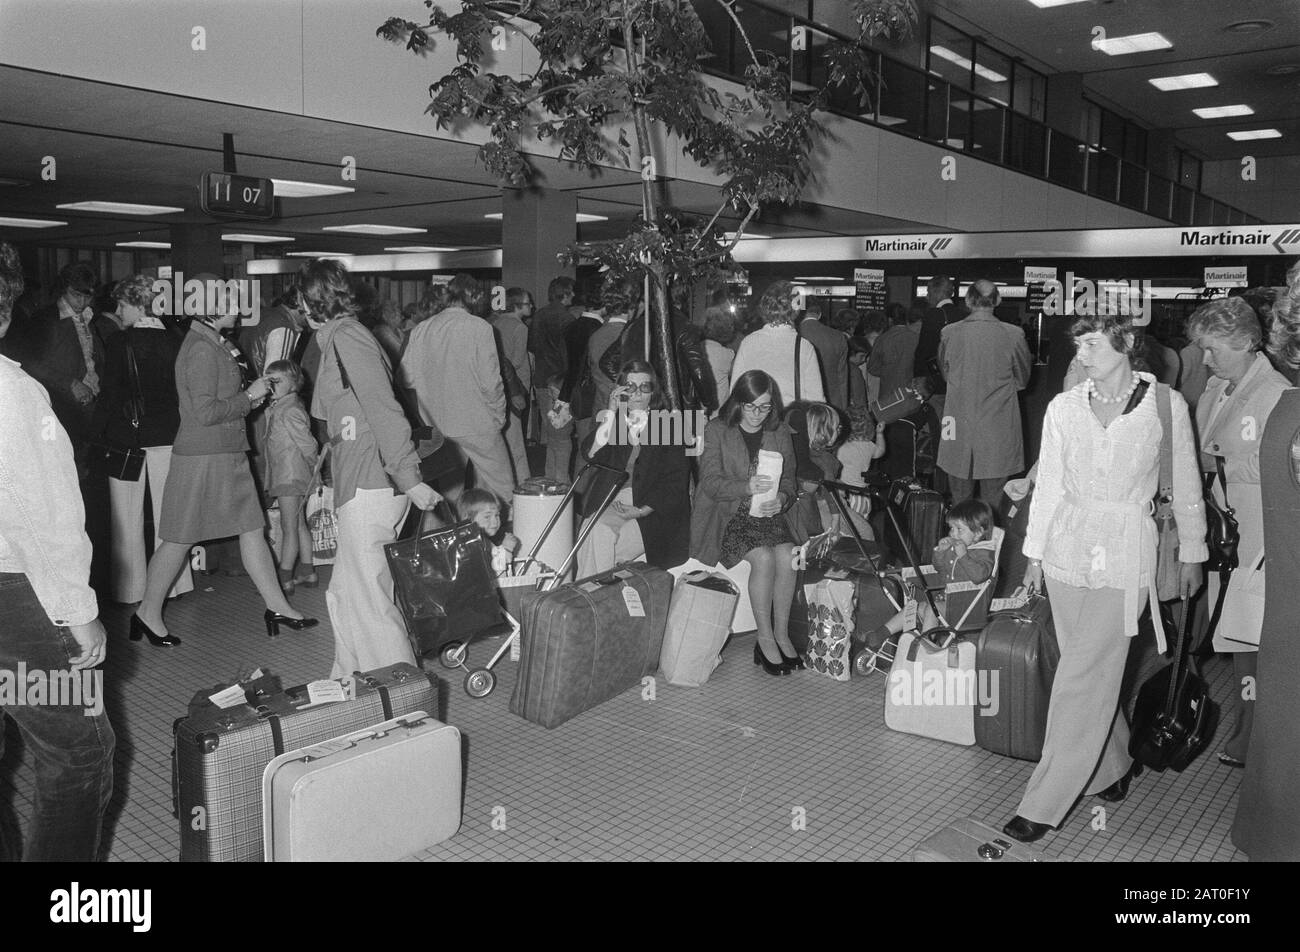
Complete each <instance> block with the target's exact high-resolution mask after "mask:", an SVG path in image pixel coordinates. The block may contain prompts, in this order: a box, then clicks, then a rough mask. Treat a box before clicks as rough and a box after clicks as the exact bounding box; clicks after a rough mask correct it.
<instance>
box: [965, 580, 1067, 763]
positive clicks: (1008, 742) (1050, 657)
mask: <svg viewBox="0 0 1300 952" xmlns="http://www.w3.org/2000/svg"><path fill="white" fill-rule="evenodd" d="M1060 660H1061V650H1060V648H1059V647H1058V646H1057V643H1056V627H1055V625H1053V624H1052V609H1051V606H1050V605H1049V604H1048V601H1047V599H1046V598H1045V597H1044V596H1042V595H1035V596H1033V597H1031V598H1030V599H1029V601H1028V603H1026V605H1025V606H1024V607H1023V608H1018V609H1014V610H1010V611H1002V612H995V613H993V614H992V615H990V616H989V621H988V624H987V625H985V626H984V630H983V631H981V632H980V634H979V637H978V638H977V639H976V641H975V669H976V671H977V672H978V675H977V676H978V678H982V679H984V682H985V683H986V684H987V685H988V694H989V697H988V699H987V700H988V703H987V704H983V705H981V706H979V707H977V708H976V711H975V743H977V744H979V745H980V746H981V747H983V748H984V749H985V750H991V751H993V753H995V754H1003V755H1005V756H1007V757H1017V758H1019V759H1021V760H1038V759H1039V758H1040V757H1042V756H1043V739H1044V738H1045V737H1046V735H1047V707H1048V704H1049V702H1050V701H1051V699H1052V681H1053V680H1054V679H1055V678H1056V665H1057V663H1058V662H1059V661H1060Z"/></svg>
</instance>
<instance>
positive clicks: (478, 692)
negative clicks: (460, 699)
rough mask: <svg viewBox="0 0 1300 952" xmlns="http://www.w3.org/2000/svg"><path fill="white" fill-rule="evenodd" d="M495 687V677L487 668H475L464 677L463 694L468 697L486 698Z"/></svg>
mask: <svg viewBox="0 0 1300 952" xmlns="http://www.w3.org/2000/svg"><path fill="white" fill-rule="evenodd" d="M496 686H497V677H496V675H495V674H493V673H492V672H491V671H489V670H488V669H487V668H476V669H475V670H473V671H471V672H470V673H469V674H467V675H465V693H466V694H468V695H469V696H470V697H487V696H488V695H489V694H491V693H492V689H493V688H495V687H496Z"/></svg>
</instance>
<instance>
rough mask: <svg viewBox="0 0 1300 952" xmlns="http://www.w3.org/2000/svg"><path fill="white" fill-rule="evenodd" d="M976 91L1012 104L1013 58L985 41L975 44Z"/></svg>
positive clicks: (1002, 103)
mask: <svg viewBox="0 0 1300 952" xmlns="http://www.w3.org/2000/svg"><path fill="white" fill-rule="evenodd" d="M975 92H976V93H978V94H979V95H981V96H984V97H985V98H987V99H994V100H997V101H998V103H999V105H1002V106H1010V105H1011V59H1010V58H1009V57H1006V56H1003V55H1002V54H1001V53H998V52H997V51H995V50H993V49H991V48H990V47H988V46H985V45H984V44H983V43H976V44H975Z"/></svg>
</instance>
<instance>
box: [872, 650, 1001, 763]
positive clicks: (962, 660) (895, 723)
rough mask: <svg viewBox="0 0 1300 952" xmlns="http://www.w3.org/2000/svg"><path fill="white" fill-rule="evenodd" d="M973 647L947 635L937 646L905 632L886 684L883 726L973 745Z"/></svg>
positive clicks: (975, 693) (977, 694)
mask: <svg viewBox="0 0 1300 952" xmlns="http://www.w3.org/2000/svg"><path fill="white" fill-rule="evenodd" d="M979 700H980V690H979V687H978V685H977V683H976V676H975V645H974V644H972V643H971V642H970V641H967V640H966V639H964V638H958V637H956V636H955V635H952V634H949V635H948V636H947V637H946V638H945V639H944V640H943V642H942V643H940V644H937V645H936V644H934V643H932V642H931V641H930V639H929V638H927V637H925V636H924V635H918V634H916V633H915V632H911V631H905V632H903V633H902V634H901V635H899V637H898V651H897V654H896V655H895V656H894V663H893V665H891V666H890V669H889V683H888V684H887V685H886V687H885V726H886V727H888V728H889V729H890V730H894V731H899V732H901V733H903V734H917V735H919V736H921V737H933V738H934V739H935V740H946V741H948V743H950V744H962V745H964V746H967V747H969V746H971V745H972V744H974V743H975V707H976V704H977V703H978V702H979Z"/></svg>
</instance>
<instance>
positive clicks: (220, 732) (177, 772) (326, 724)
mask: <svg viewBox="0 0 1300 952" xmlns="http://www.w3.org/2000/svg"><path fill="white" fill-rule="evenodd" d="M308 704H309V702H308V699H307V689H306V688H305V687H300V688H291V689H289V690H288V691H283V692H279V693H276V694H272V695H269V696H266V697H263V698H259V699H258V705H257V706H256V707H254V706H253V705H251V704H242V705H240V706H239V707H230V708H219V707H217V706H216V705H215V704H213V705H209V706H208V707H207V708H204V709H202V710H199V711H197V712H195V713H192V714H191V715H190V716H188V717H183V718H181V719H180V720H178V721H177V722H176V724H175V727H174V739H175V745H176V746H175V759H174V761H173V779H172V782H173V793H174V796H175V804H176V816H177V818H178V819H179V821H180V834H181V835H180V840H181V851H180V856H181V861H182V862H196V861H212V862H257V861H259V860H261V859H262V772H263V771H264V770H265V769H266V765H267V764H269V763H270V762H271V761H272V760H274V759H275V758H276V757H277V756H279V755H280V754H283V753H284V752H285V751H287V750H296V749H298V748H299V747H306V746H309V745H311V744H316V743H319V742H321V741H323V740H328V739H329V738H331V737H338V736H339V735H340V734H346V733H348V732H349V731H354V730H358V729H360V728H362V727H366V726H368V725H371V724H378V723H379V722H380V721H385V720H391V719H392V718H394V717H396V716H398V715H400V714H409V713H410V712H411V711H420V710H426V711H427V710H435V711H436V710H437V709H438V688H437V684H436V682H435V681H433V680H432V679H431V678H430V677H429V676H428V675H427V674H425V673H424V672H423V671H420V670H419V669H418V668H415V667H413V666H411V665H409V664H396V665H391V666H390V667H387V668H379V669H377V670H375V671H369V672H366V673H365V674H361V675H359V676H358V677H357V696H356V699H355V700H352V701H339V702H336V703H332V704H317V705H312V706H308Z"/></svg>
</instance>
